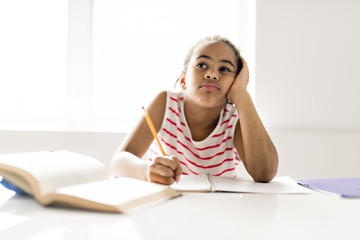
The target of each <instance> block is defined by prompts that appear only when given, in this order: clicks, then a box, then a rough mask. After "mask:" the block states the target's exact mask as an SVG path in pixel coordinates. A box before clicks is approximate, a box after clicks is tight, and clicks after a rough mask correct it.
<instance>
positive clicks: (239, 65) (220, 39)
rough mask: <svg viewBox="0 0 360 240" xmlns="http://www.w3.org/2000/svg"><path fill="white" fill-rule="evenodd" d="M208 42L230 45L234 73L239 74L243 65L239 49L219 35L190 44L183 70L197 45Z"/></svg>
mask: <svg viewBox="0 0 360 240" xmlns="http://www.w3.org/2000/svg"><path fill="white" fill-rule="evenodd" d="M210 43H224V44H226V45H228V46H229V47H231V49H232V50H233V51H234V54H235V59H236V66H237V69H236V75H237V74H239V72H240V70H241V69H242V67H243V64H242V60H241V55H240V51H239V49H238V48H237V47H236V46H235V45H234V44H233V43H232V42H231V41H230V40H229V39H227V38H224V37H221V36H219V35H214V36H208V37H205V38H203V39H201V40H200V41H198V42H197V43H196V44H195V45H194V46H192V47H191V48H190V50H189V52H188V54H187V56H186V58H185V61H184V69H183V71H184V72H186V70H187V67H188V65H189V62H190V59H191V57H192V55H193V54H194V51H195V49H197V48H198V47H199V46H201V45H203V44H210ZM178 81H179V79H177V80H176V82H175V86H176V84H177V82H178Z"/></svg>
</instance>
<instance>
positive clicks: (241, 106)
mask: <svg viewBox="0 0 360 240" xmlns="http://www.w3.org/2000/svg"><path fill="white" fill-rule="evenodd" d="M178 81H180V86H181V88H182V92H180V93H175V92H170V91H167V92H166V91H164V92H161V93H159V94H158V95H157V96H156V97H155V99H154V100H153V101H152V102H151V104H150V105H149V107H148V113H149V115H150V117H151V119H152V121H153V123H154V126H155V129H156V131H157V132H158V137H159V139H160V142H161V145H162V147H163V148H164V150H165V153H166V156H164V155H162V154H161V152H160V150H159V146H157V143H156V141H154V137H153V135H152V134H151V131H150V129H149V127H148V125H147V123H146V120H145V118H142V119H141V121H140V122H139V124H138V125H137V127H136V128H135V129H134V130H133V131H132V132H130V133H129V134H128V135H127V137H126V139H125V140H124V142H123V143H122V144H121V146H120V147H119V149H118V150H117V152H116V153H115V155H114V157H113V159H112V172H113V174H114V175H115V176H128V177H134V178H138V179H143V180H145V181H151V182H156V183H161V184H167V185H170V184H172V183H173V182H174V181H179V179H180V175H181V174H184V175H188V174H196V175H197V174H203V173H210V174H212V175H216V176H233V177H236V176H238V173H237V172H238V169H237V165H238V163H239V161H240V160H241V161H242V162H243V164H244V166H245V169H246V170H247V172H248V173H249V174H250V175H251V176H252V178H253V179H254V181H257V182H269V181H271V180H272V179H273V177H274V176H275V175H276V172H277V167H278V156H277V151H276V149H275V146H274V144H273V143H272V141H271V139H270V137H269V135H268V134H267V132H266V130H265V128H264V126H263V124H262V122H261V120H260V118H259V116H258V114H257V112H256V110H255V107H254V105H253V103H252V100H251V97H250V95H249V93H248V92H247V90H246V87H247V85H248V82H249V70H248V67H247V64H246V61H245V60H244V59H243V58H242V57H241V56H240V53H239V51H238V50H237V48H236V47H235V46H234V45H233V44H232V43H231V42H230V41H229V40H227V39H225V38H222V37H219V36H214V37H207V38H205V39H203V40H202V41H200V42H198V43H197V44H196V45H195V46H194V47H192V48H191V49H190V51H189V53H188V55H187V57H186V59H185V63H184V70H183V72H182V74H181V76H180V78H179V79H178ZM146 152H148V161H142V160H141V158H142V157H143V156H144V154H145V153H146Z"/></svg>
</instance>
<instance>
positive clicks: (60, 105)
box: [0, 0, 68, 124]
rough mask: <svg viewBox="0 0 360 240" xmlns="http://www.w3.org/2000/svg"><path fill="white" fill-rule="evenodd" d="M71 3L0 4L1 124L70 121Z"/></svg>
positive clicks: (59, 0) (37, 0)
mask: <svg viewBox="0 0 360 240" xmlns="http://www.w3.org/2000/svg"><path fill="white" fill-rule="evenodd" d="M67 28H68V3H67V2H66V1H62V0H57V1H55V0H53V1H48V0H31V1H28V0H11V1H0V36H1V37H0V68H1V70H0V119H1V121H0V122H1V123H2V124H3V123H29V122H32V123H39V122H58V121H59V120H60V119H63V118H64V116H65V104H64V103H65V101H66V91H65V88H66V58H67V40H68V38H67V33H68V32H67Z"/></svg>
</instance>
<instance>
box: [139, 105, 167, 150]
mask: <svg viewBox="0 0 360 240" xmlns="http://www.w3.org/2000/svg"><path fill="white" fill-rule="evenodd" d="M142 109H143V110H144V116H145V119H146V122H147V124H148V125H149V128H150V130H151V133H152V134H153V136H154V138H155V139H156V141H157V143H158V144H159V148H160V150H161V152H162V154H163V155H166V154H165V151H164V149H163V148H162V146H161V144H160V141H159V138H158V136H157V133H156V130H155V127H154V124H153V123H152V121H151V119H150V116H149V113H148V112H147V111H146V109H145V108H144V107H142Z"/></svg>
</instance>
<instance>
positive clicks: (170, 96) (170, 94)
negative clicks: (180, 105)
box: [166, 90, 184, 101]
mask: <svg viewBox="0 0 360 240" xmlns="http://www.w3.org/2000/svg"><path fill="white" fill-rule="evenodd" d="M166 93H167V98H168V99H170V100H177V101H182V100H183V99H184V95H183V93H182V92H173V91H170V90H168V91H166Z"/></svg>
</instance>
